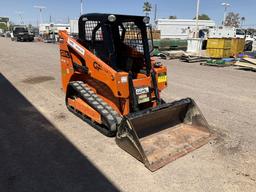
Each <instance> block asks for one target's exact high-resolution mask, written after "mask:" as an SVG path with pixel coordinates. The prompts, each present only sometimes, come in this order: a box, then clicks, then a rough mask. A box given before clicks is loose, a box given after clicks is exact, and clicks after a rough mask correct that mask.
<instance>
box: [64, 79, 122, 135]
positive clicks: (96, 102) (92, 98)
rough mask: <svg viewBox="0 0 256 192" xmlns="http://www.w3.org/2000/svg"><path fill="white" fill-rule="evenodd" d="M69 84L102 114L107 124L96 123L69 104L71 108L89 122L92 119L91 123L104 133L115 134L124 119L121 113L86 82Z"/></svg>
mask: <svg viewBox="0 0 256 192" xmlns="http://www.w3.org/2000/svg"><path fill="white" fill-rule="evenodd" d="M69 85H70V86H71V87H72V88H73V89H74V90H75V92H76V93H77V95H78V96H79V97H80V98H81V99H83V100H84V101H85V102H86V103H87V104H89V105H90V106H91V107H92V108H94V109H95V110H96V111H97V112H98V113H100V114H101V116H102V117H103V119H104V120H105V121H106V124H105V126H101V125H99V124H96V123H94V122H92V121H91V120H90V119H89V118H88V117H86V114H84V115H83V114H81V113H80V112H78V111H77V110H75V109H73V108H72V107H70V106H68V108H69V110H71V111H72V112H73V113H75V114H76V115H77V116H79V117H80V118H82V119H83V120H85V121H86V122H87V123H88V121H90V122H89V123H90V124H91V125H92V126H93V127H95V128H96V129H97V130H99V131H100V132H101V133H103V134H104V135H107V136H113V134H115V133H116V130H117V126H118V125H119V124H120V122H121V120H122V117H121V115H120V114H118V113H117V112H116V111H115V110H114V109H113V108H112V107H111V106H109V105H108V104H107V103H106V102H105V101H103V100H102V99H101V98H100V97H99V96H98V95H97V94H96V93H94V91H92V90H91V89H90V87H89V86H87V85H86V84H85V83H84V82H82V81H73V82H70V83H69ZM96 125H97V126H96Z"/></svg>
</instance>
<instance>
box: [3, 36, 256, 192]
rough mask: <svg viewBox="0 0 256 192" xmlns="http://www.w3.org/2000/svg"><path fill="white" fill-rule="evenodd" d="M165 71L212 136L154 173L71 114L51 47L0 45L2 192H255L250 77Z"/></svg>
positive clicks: (200, 69)
mask: <svg viewBox="0 0 256 192" xmlns="http://www.w3.org/2000/svg"><path fill="white" fill-rule="evenodd" d="M162 63H164V64H165V65H166V66H168V70H169V71H168V77H169V79H168V83H169V87H168V89H167V90H166V91H165V92H164V93H163V96H164V98H165V99H166V100H167V101H168V100H169V101H171V100H175V99H180V98H184V97H191V98H193V99H194V100H195V101H196V103H197V104H198V105H199V107H200V108H201V110H202V112H203V114H204V115H205V117H206V119H207V120H208V122H209V124H210V125H211V126H212V127H213V129H214V130H215V131H216V132H217V135H218V137H217V139H215V140H213V141H211V142H209V143H208V144H207V145H205V146H203V147H201V148H200V149H198V150H196V151H194V152H192V153H190V154H188V155H186V156H184V157H182V158H180V159H178V160H176V161H174V162H172V163H171V164H168V165H167V166H165V167H163V168H162V169H160V170H158V171H156V172H154V173H152V172H150V171H149V170H147V169H146V168H145V167H144V166H143V164H141V163H140V162H138V161H137V160H136V159H134V158H133V157H132V156H130V155H129V154H127V153H126V152H124V151H123V150H121V149H120V148H119V147H118V146H117V145H116V144H115V141H114V139H113V138H107V137H105V136H103V135H102V134H100V133H99V132H97V131H96V130H94V129H93V128H92V127H90V126H89V125H87V124H86V123H84V122H83V121H82V120H80V119H79V118H77V117H75V116H74V115H73V114H71V113H70V112H68V111H67V109H66V107H65V104H64V94H63V92H62V91H61V89H60V87H61V84H60V69H59V50H58V47H57V45H53V44H44V43H36V42H33V43H19V42H18V43H17V42H12V41H11V40H10V39H5V38H0V191H8V192H9V191H10V192H13V191H15V192H16V191H17V192H23V191H24V192H25V191H26V192H30V191H39V192H41V191H42V192H43V191H44V192H45V191H47V192H48V191H49V192H52V191H62V192H64V191H67V192H71V191H72V192H80V191H81V192H82V191H83V192H84V191H127V192H128V191H129V192H130V191H133V192H135V191H139V192H144V191H145V192H148V191H154V192H155V191H166V192H169V191H172V192H176V191H177V192H183V191H184V192H185V191H196V192H205V191H211V192H220V191H230V192H236V191H237V192H241V191H245V192H254V191H256V118H255V117H256V73H255V72H250V71H241V70H237V69H234V68H232V67H229V68H215V67H207V66H200V65H199V63H193V64H190V63H181V62H180V61H178V60H169V61H164V60H162Z"/></svg>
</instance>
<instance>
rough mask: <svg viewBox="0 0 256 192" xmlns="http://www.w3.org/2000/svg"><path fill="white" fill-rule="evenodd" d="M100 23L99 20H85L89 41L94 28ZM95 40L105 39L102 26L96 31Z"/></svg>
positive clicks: (86, 37) (86, 34)
mask: <svg viewBox="0 0 256 192" xmlns="http://www.w3.org/2000/svg"><path fill="white" fill-rule="evenodd" d="M98 25H99V21H86V22H85V39H86V40H88V41H90V40H92V33H93V30H94V29H95V27H97V26H98ZM95 40H96V41H102V40H103V36H102V30H101V27H100V28H99V29H98V30H97V31H96V34H95Z"/></svg>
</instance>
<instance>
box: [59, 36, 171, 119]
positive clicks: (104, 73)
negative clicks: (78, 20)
mask: <svg viewBox="0 0 256 192" xmlns="http://www.w3.org/2000/svg"><path fill="white" fill-rule="evenodd" d="M59 36H60V39H61V40H60V54H61V76H62V88H63V91H64V92H66V91H67V86H68V83H69V82H70V81H84V82H86V83H87V84H88V85H89V86H90V87H91V88H92V89H93V90H94V91H95V92H96V93H97V94H98V95H99V96H100V97H101V98H102V99H103V100H104V101H105V102H107V103H108V104H109V105H110V106H111V107H113V108H114V109H115V110H116V111H117V112H119V113H120V114H121V115H127V114H129V113H130V98H129V97H130V91H129V84H128V73H127V72H125V71H121V72H117V71H115V70H114V69H112V68H111V67H110V66H108V64H106V63H105V62H103V61H102V60H101V59H99V58H98V57H96V56H95V55H94V54H93V53H92V52H90V51H89V50H87V49H86V48H85V47H84V46H83V45H81V44H80V43H79V42H78V41H76V40H75V39H73V38H71V37H70V36H68V34H67V32H66V31H60V33H59ZM70 48H72V49H73V50H74V53H73V52H70ZM77 55H79V56H80V57H81V58H82V59H84V61H85V63H86V67H87V68H88V73H87V74H85V73H80V72H77V71H76V72H75V71H74V68H73V63H76V64H78V65H81V66H82V63H81V61H80V59H79V58H78V56H77ZM151 62H152V66H154V63H155V61H154V60H152V61H151ZM152 70H154V71H155V72H156V78H158V74H160V73H165V74H166V67H164V66H160V67H156V68H155V67H154V68H152ZM92 82H93V83H92ZM96 84H97V86H96ZM133 84H134V87H135V88H140V87H151V88H153V85H152V80H151V77H150V76H149V77H148V76H146V75H145V74H142V73H138V74H137V78H136V79H133ZM166 86H167V82H161V83H158V89H159V92H161V91H162V90H163V89H164V88H166ZM152 94H153V95H152V97H153V98H154V97H155V96H154V93H152ZM155 105H156V103H155V101H153V103H152V106H155Z"/></svg>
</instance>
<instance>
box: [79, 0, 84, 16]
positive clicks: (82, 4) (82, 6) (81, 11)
mask: <svg viewBox="0 0 256 192" xmlns="http://www.w3.org/2000/svg"><path fill="white" fill-rule="evenodd" d="M83 13H84V1H83V0H80V16H81V15H83Z"/></svg>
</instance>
